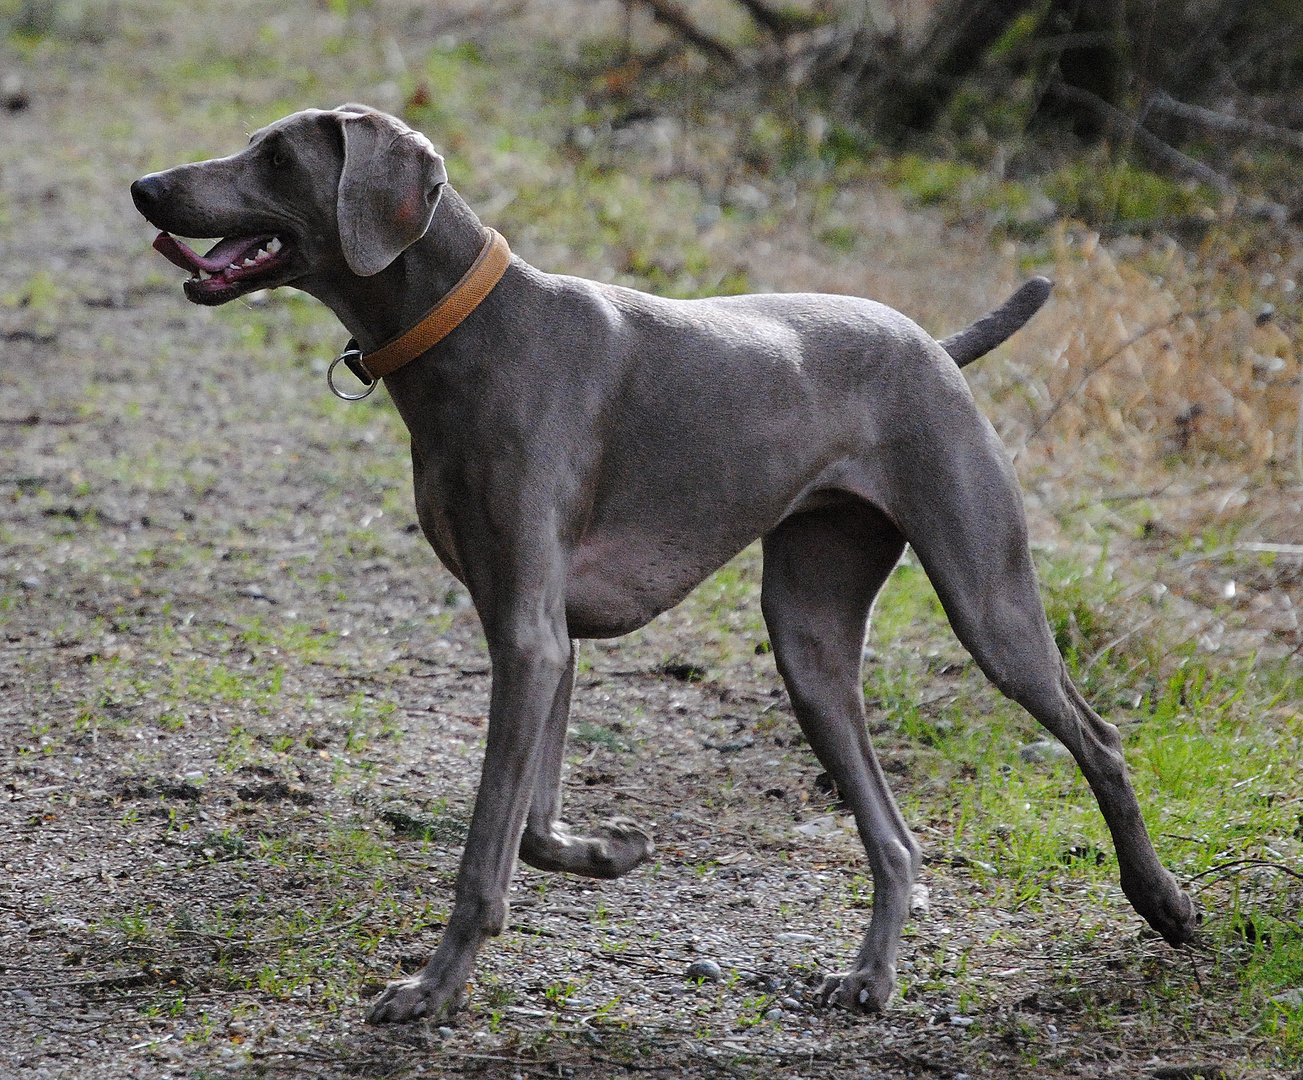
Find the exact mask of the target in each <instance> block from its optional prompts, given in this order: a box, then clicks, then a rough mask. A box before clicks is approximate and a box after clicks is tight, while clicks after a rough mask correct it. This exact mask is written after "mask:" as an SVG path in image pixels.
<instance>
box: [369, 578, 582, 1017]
mask: <svg viewBox="0 0 1303 1080" xmlns="http://www.w3.org/2000/svg"><path fill="white" fill-rule="evenodd" d="M481 616H482V617H483V616H484V612H481ZM483 621H484V624H485V633H486V635H487V636H488V638H489V654H490V656H491V658H492V661H493V690H492V694H491V698H490V702H489V735H488V746H487V748H486V750H485V753H484V768H483V772H482V774H481V776H480V789H479V794H478V795H477V796H476V798H475V813H474V814H473V816H472V817H471V826H470V833H469V835H468V836H467V838H466V848H465V851H464V852H463V854H462V860H461V867H460V869H459V871H458V874H457V893H456V900H455V901H454V903H453V909H452V914H451V916H449V919H448V927H447V929H446V930H445V931H444V933H443V937H442V939H441V940H440V942H439V947H438V949H437V950H435V953H434V956H433V957H432V958H431V959H430V962H429V963H428V964H426V966H425V967H424V968H423V969H422V970H421V972H420V973H419V974H417V975H416V976H414V977H413V978H410V979H404V980H402V981H401V982H397V983H393V984H391V985H390V986H389V987H388V988H387V989H386V990H385V992H384V994H382V995H381V997H380V999H379V1000H378V1001H377V1002H376V1003H375V1005H374V1006H372V1008H371V1011H370V1013H369V1014H368V1017H367V1018H368V1020H370V1021H371V1022H372V1023H402V1022H404V1021H408V1020H415V1019H419V1018H422V1017H425V1018H430V1019H433V1018H435V1017H437V1016H439V1015H441V1014H443V1013H445V1012H450V1011H452V1010H453V1009H455V1008H457V1006H458V1005H460V1004H461V1001H462V998H463V996H464V994H465V989H466V982H467V980H468V979H469V978H470V974H471V969H472V968H473V966H474V964H475V955H476V953H477V952H478V951H479V948H480V945H481V944H482V943H483V942H484V939H485V938H488V937H493V936H495V935H497V934H500V933H501V932H502V928H503V926H504V925H505V924H506V919H507V885H508V883H509V881H510V878H511V873H512V870H513V869H514V868H515V864H516V854H517V852H518V850H519V848H520V837H521V833H522V831H523V830H524V826H525V815H526V813H527V812H528V810H529V805H530V799H531V797H532V794H533V790H534V778H535V775H536V773H537V771H538V763H539V757H540V751H541V750H542V747H543V736H544V731H545V726H546V722H547V718H548V713H549V712H550V711H551V709H552V704H553V701H554V699H555V698H556V696H557V693H558V689H559V688H560V686H561V682H562V679H563V678H564V676H565V674H566V671H567V668H568V665H569V661H570V649H571V643H570V638H569V636H568V635H567V633H566V625H565V614H564V611H557V612H546V611H544V610H542V603H541V601H540V602H539V603H536V604H535V605H533V610H530V609H529V605H524V607H523V609H521V608H518V609H517V610H516V611H514V612H513V613H512V615H511V616H509V617H508V618H506V619H503V620H493V619H490V618H484V620H483ZM495 623H496V624H497V625H496V626H495Z"/></svg>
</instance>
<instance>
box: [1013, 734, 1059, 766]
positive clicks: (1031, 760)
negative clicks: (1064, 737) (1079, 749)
mask: <svg viewBox="0 0 1303 1080" xmlns="http://www.w3.org/2000/svg"><path fill="white" fill-rule="evenodd" d="M1070 756H1071V754H1070V753H1069V752H1068V748H1067V747H1066V746H1064V745H1063V743H1061V742H1059V741H1057V740H1055V739H1042V740H1040V741H1039V742H1034V743H1028V744H1027V745H1026V746H1024V747H1023V748H1022V749H1021V750H1019V751H1018V757H1019V758H1021V759H1022V760H1023V761H1025V762H1027V763H1028V764H1035V763H1037V762H1040V761H1054V760H1057V759H1059V758H1065V757H1070Z"/></svg>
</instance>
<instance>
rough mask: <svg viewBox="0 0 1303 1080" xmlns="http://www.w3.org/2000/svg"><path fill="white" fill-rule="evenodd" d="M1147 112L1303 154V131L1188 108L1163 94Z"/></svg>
mask: <svg viewBox="0 0 1303 1080" xmlns="http://www.w3.org/2000/svg"><path fill="white" fill-rule="evenodd" d="M1145 109H1146V110H1147V111H1149V112H1161V113H1166V114H1167V115H1168V116H1175V117H1176V118H1177V119H1178V120H1188V121H1190V122H1191V123H1193V124H1199V125H1200V126H1202V127H1205V128H1211V129H1212V130H1214V131H1222V132H1225V133H1226V134H1227V135H1243V136H1245V137H1246V138H1250V139H1263V140H1264V141H1267V142H1278V143H1284V144H1285V145H1286V146H1292V147H1293V148H1294V149H1295V150H1303V131H1293V130H1291V129H1290V128H1283V127H1277V126H1276V125H1275V124H1264V123H1263V122H1262V121H1260V120H1244V119H1242V118H1240V117H1238V116H1226V115H1225V114H1224V113H1219V112H1214V111H1213V110H1212V109H1205V108H1203V107H1201V106H1199V105H1187V104H1186V103H1185V102H1183V101H1177V100H1176V99H1175V98H1174V97H1171V96H1170V95H1169V94H1166V93H1164V92H1163V91H1161V90H1160V91H1159V92H1158V93H1156V94H1154V95H1153V96H1152V97H1151V98H1150V99H1149V100H1148V101H1147V102H1145Z"/></svg>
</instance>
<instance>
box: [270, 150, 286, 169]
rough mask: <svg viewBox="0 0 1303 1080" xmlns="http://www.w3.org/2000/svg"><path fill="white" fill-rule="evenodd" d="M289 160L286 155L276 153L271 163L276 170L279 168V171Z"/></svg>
mask: <svg viewBox="0 0 1303 1080" xmlns="http://www.w3.org/2000/svg"><path fill="white" fill-rule="evenodd" d="M288 160H289V158H287V157H286V156H285V155H284V154H281V153H275V154H272V156H271V163H272V164H273V165H275V166H276V168H278V169H279V168H280V167H281V166H282V165H284V164H285V163H286V162H287V161H288Z"/></svg>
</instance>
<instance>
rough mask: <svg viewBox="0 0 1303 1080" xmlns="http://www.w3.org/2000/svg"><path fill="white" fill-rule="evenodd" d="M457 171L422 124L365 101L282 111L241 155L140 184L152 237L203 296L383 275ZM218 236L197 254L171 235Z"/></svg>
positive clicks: (228, 296)
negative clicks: (322, 278) (450, 171)
mask: <svg viewBox="0 0 1303 1080" xmlns="http://www.w3.org/2000/svg"><path fill="white" fill-rule="evenodd" d="M447 180H448V175H447V173H446V172H445V171H444V167H443V158H441V157H440V156H439V154H438V153H437V152H436V151H435V149H434V147H433V146H431V145H430V141H429V140H428V139H427V138H426V137H425V136H424V135H422V134H421V133H420V132H419V131H413V130H412V129H411V128H409V127H408V126H407V125H406V124H404V123H403V122H402V121H401V120H398V119H396V118H395V117H392V116H389V115H388V114H386V113H382V112H378V111H376V110H374V109H370V108H368V107H366V106H365V105H343V106H341V107H340V108H338V109H330V110H322V109H307V110H305V111H304V112H297V113H294V114H293V115H291V116H287V117H285V118H284V119H283V120H277V121H276V123H274V124H271V125H269V126H267V127H265V128H263V129H262V130H261V131H256V132H254V133H253V135H252V136H251V137H250V139H249V145H248V146H247V147H246V148H245V149H243V150H241V151H240V152H239V153H238V154H232V155H231V156H230V157H224V158H215V159H213V160H211V161H201V162H197V163H195V164H192V165H181V166H178V167H177V168H175V169H168V170H167V171H166V172H159V173H150V174H149V175H148V176H144V177H142V178H141V179H139V180H137V181H136V182H135V183H134V184H132V185H131V197H132V199H133V200H134V202H135V204H136V208H137V209H138V210H139V211H140V212H141V213H142V214H144V216H145V217H146V219H147V220H149V221H150V222H151V223H152V224H154V225H156V226H158V227H159V228H160V229H162V230H164V231H163V232H162V233H161V234H160V235H159V237H158V239H157V240H155V241H154V247H155V248H157V249H158V250H159V251H160V252H161V253H162V254H163V255H165V256H166V257H167V258H168V259H169V260H171V261H172V262H173V263H175V264H176V265H177V266H180V267H182V268H183V269H186V270H189V271H191V273H192V275H193V276H192V277H191V278H190V280H189V281H187V282H186V283H185V292H186V296H188V297H189V298H190V299H191V300H193V301H194V302H195V303H197V304H209V305H215V304H224V303H226V302H227V301H228V300H234V299H235V298H236V297H237V296H240V295H242V294H243V293H247V292H251V291H253V290H255V289H268V288H275V287H276V286H279V285H289V284H301V283H304V282H305V281H306V279H309V278H311V277H314V276H316V275H318V274H327V275H335V276H337V275H338V274H339V273H343V272H347V273H351V274H355V275H357V276H359V277H370V276H372V275H374V274H378V273H379V272H380V271H381V270H383V269H384V268H385V267H387V266H388V265H389V264H390V263H392V262H393V261H394V259H396V258H397V257H398V256H399V255H400V254H401V253H402V252H403V250H404V249H406V248H407V247H408V246H410V245H411V244H413V243H415V242H416V241H417V240H419V239H420V238H421V237H422V236H423V235H425V231H426V229H427V228H429V225H430V219H431V218H432V217H433V216H434V210H435V207H436V206H437V205H438V203H439V196H440V193H441V191H442V188H443V185H444V184H445V183H447ZM172 233H178V234H179V235H181V236H188V237H219V238H220V239H219V240H218V242H217V244H216V245H215V246H214V247H213V248H212V249H211V250H209V252H208V254H207V255H203V256H200V255H197V254H196V253H195V252H193V251H191V250H190V248H188V247H187V246H186V245H185V244H182V243H181V242H180V241H178V240H176V239H174V238H173V237H172V236H171V235H170V234H172Z"/></svg>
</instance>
